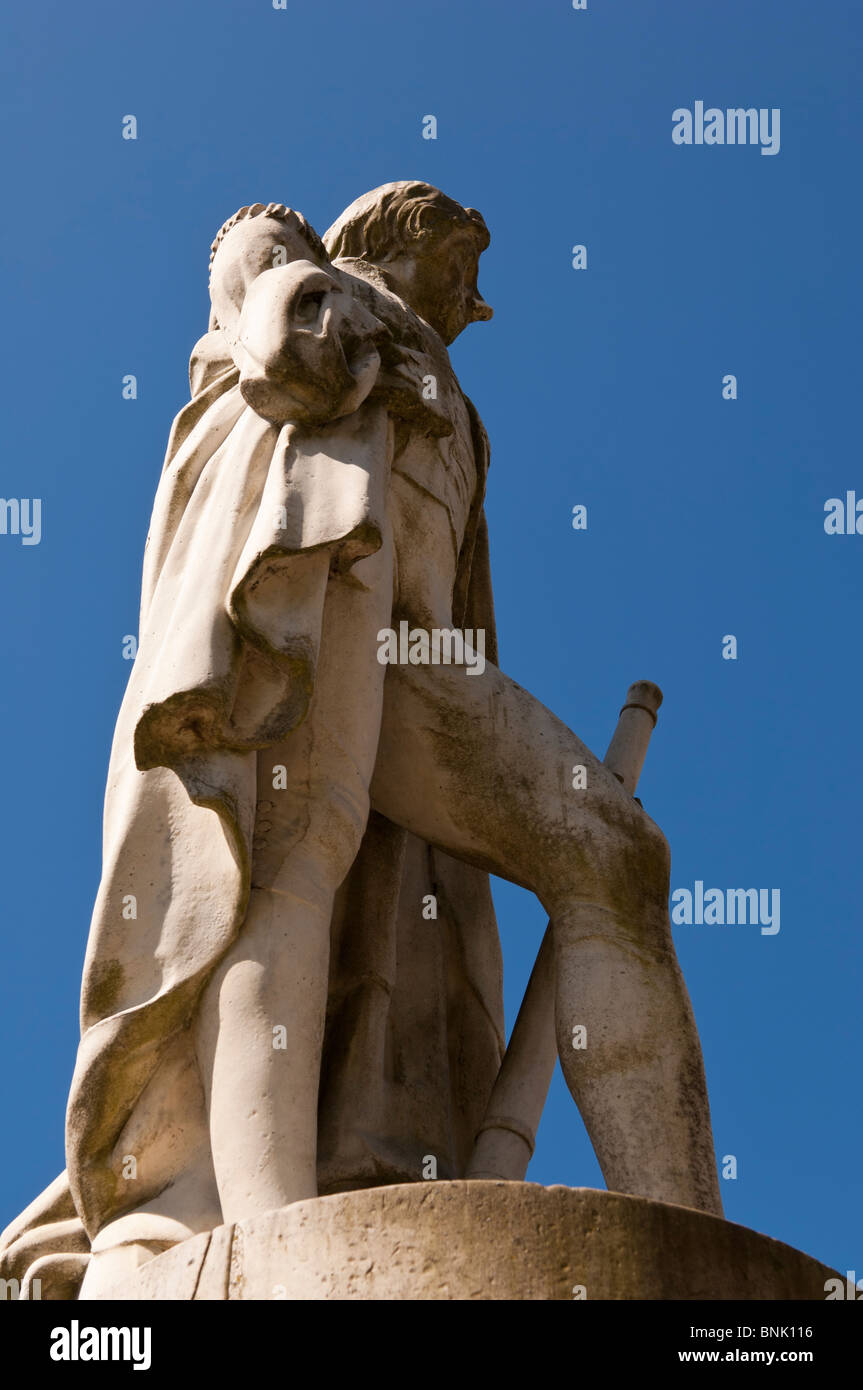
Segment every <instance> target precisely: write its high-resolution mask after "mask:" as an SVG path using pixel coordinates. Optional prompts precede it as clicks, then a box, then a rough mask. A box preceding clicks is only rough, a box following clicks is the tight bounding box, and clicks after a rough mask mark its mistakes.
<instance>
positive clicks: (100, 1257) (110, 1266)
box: [78, 1240, 175, 1299]
mask: <svg viewBox="0 0 863 1390" xmlns="http://www.w3.org/2000/svg"><path fill="white" fill-rule="evenodd" d="M174 1244H175V1242H174V1241H170V1240H134V1241H129V1243H128V1244H126V1245H113V1246H110V1247H109V1248H108V1249H107V1250H99V1251H97V1252H96V1253H94V1254H92V1255H91V1256H90V1259H89V1262H88V1264H87V1272H86V1274H85V1275H84V1281H83V1283H82V1284H81V1291H80V1293H79V1294H78V1298H79V1299H102V1298H114V1297H116V1293H115V1290H116V1288H117V1285H118V1284H120V1283H121V1282H122V1281H123V1280H124V1279H125V1278H126V1277H127V1276H128V1275H130V1274H134V1272H135V1270H136V1269H140V1267H141V1265H143V1264H146V1263H147V1261H148V1260H152V1259H155V1257H156V1255H161V1254H162V1252H163V1251H165V1250H169V1249H170V1248H171V1246H172V1245H174Z"/></svg>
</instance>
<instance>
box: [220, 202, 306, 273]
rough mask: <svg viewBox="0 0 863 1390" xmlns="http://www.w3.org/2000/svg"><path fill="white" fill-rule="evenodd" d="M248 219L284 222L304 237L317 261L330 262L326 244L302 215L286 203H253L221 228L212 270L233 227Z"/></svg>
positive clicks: (230, 218)
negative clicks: (267, 219) (219, 250)
mask: <svg viewBox="0 0 863 1390" xmlns="http://www.w3.org/2000/svg"><path fill="white" fill-rule="evenodd" d="M247 217H275V218H276V219H277V220H278V221H279V222H284V223H285V225H286V226H288V227H290V228H291V230H292V231H294V232H296V233H297V235H298V236H301V237H302V239H303V241H304V242H305V243H306V245H307V246H308V248H309V250H310V251H312V252H313V253H314V256H315V260H318V261H324V262H325V261H327V260H328V256H327V251H326V247H325V246H324V243H323V242H322V241H321V238H320V237H319V236H318V234H317V232H316V231H315V229H314V227H312V226H311V225H310V223H308V222H307V221H306V219H305V218H304V217H303V215H302V213H300V212H294V210H293V208H288V207H285V205H284V203H252V205H251V206H250V207H247V208H240V210H239V212H235V213H234V215H233V217H229V218H228V220H227V222H225V223H223V225H222V226H221V227H220V228H219V230H218V232H217V233H216V239H215V241H214V242H213V244H212V246H211V247H210V269H211V270H212V268H213V261H214V259H215V256H216V252H217V251H218V249H219V247H220V246H221V244H222V242H223V241H224V240H225V237H226V236H227V235H228V232H229V231H230V230H231V228H232V227H236V225H237V223H238V222H242V221H244V220H245V218H247Z"/></svg>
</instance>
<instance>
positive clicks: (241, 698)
mask: <svg viewBox="0 0 863 1390" xmlns="http://www.w3.org/2000/svg"><path fill="white" fill-rule="evenodd" d="M190 381H191V387H192V399H191V400H190V402H189V404H188V405H187V406H186V407H185V408H184V409H183V410H182V411H181V412H180V414H179V415H178V416H177V418H176V420H175V422H174V425H173V428H172V431H171V436H170V440H169V443H168V449H167V456H166V460H165V466H164V470H163V473H162V477H161V481H160V484H159V487H158V491H157V495H156V500H155V504H154V509H153V516H152V522H151V527H150V533H149V537H148V541H147V547H146V552H145V560H144V573H143V584H142V600H141V615H140V627H139V645H138V654H137V657H136V660H135V663H134V666H133V668H132V673H131V676H130V680H129V683H128V686H127V689H126V692H125V696H124V699H123V702H122V707H121V710H120V714H119V718H118V722H117V727H116V731H115V735H114V740H113V746H112V751H111V759H110V766H109V773H108V781H107V790H106V797H105V811H104V826H103V873H102V879H101V884H100V887H99V891H98V896H97V899H96V904H95V909H94V914H93V920H92V924H91V930H90V936H89V942H88V947H87V954H86V961H85V968H84V980H83V988H82V1003H81V1029H82V1037H81V1043H80V1047H79V1052H78V1058H77V1063H76V1067H75V1073H74V1077H73V1082H72V1088H71V1093H70V1098H69V1106H68V1112H67V1172H68V1186H67V1185H66V1183H65V1181H64V1180H63V1178H62V1177H61V1179H59V1180H58V1182H57V1183H55V1184H53V1185H52V1187H51V1188H49V1189H48V1190H47V1191H46V1193H45V1194H43V1199H37V1201H36V1202H35V1203H33V1204H32V1207H31V1208H28V1209H27V1211H25V1212H24V1213H22V1216H21V1217H19V1218H18V1220H17V1221H16V1222H13V1224H12V1226H11V1227H10V1228H8V1230H7V1232H6V1233H5V1236H4V1239H3V1241H2V1242H0V1246H3V1245H5V1247H6V1248H7V1250H8V1249H9V1248H10V1244H11V1248H12V1249H13V1250H14V1248H15V1246H14V1242H15V1241H16V1239H17V1240H18V1241H19V1244H21V1243H23V1245H27V1244H28V1242H29V1244H31V1245H32V1247H33V1249H32V1253H33V1255H34V1256H35V1254H36V1253H45V1251H46V1250H49V1249H52V1248H56V1247H52V1245H51V1241H50V1237H49V1232H50V1231H51V1230H52V1229H56V1230H57V1233H58V1237H59V1234H60V1229H61V1228H60V1226H57V1227H56V1228H52V1225H51V1224H50V1223H53V1222H61V1223H62V1226H63V1229H64V1231H65V1230H66V1228H68V1227H69V1226H70V1224H71V1225H75V1217H76V1215H77V1219H78V1220H79V1221H80V1223H82V1224H83V1228H84V1231H85V1232H86V1235H87V1237H89V1239H90V1240H91V1241H92V1240H93V1238H94V1237H96V1236H97V1234H98V1233H99V1232H100V1231H102V1232H104V1234H105V1235H106V1236H107V1235H108V1233H109V1231H110V1240H104V1239H103V1242H102V1243H103V1244H109V1243H114V1241H116V1240H119V1239H134V1238H136V1237H141V1236H147V1235H150V1236H152V1237H154V1238H158V1239H166V1240H176V1239H183V1238H185V1237H186V1236H188V1235H190V1234H193V1233H195V1232H196V1231H197V1230H205V1229H211V1228H212V1227H213V1226H215V1225H218V1224H219V1223H220V1221H221V1211H220V1207H219V1203H218V1195H217V1192H216V1188H215V1178H214V1173H213V1169H212V1160H211V1156H210V1149H209V1137H208V1132H207V1121H206V1114H205V1107H204V1100H203V1091H202V1086H201V1081H200V1076H199V1074H198V1069H197V1064H196V1061H195V1055H194V1047H193V1029H192V1027H191V1024H192V1022H193V1020H194V1016H195V1010H196V1006H197V1003H198V1000H199V998H200V994H201V991H202V989H203V987H204V985H205V984H206V982H207V980H208V978H209V977H210V975H211V973H212V971H213V970H214V968H215V966H216V965H217V963H218V962H219V960H220V959H221V958H222V956H223V955H224V953H225V951H226V950H227V948H228V947H229V945H230V944H231V943H232V941H233V940H234V939H235V937H236V936H237V934H238V933H239V932H241V931H242V924H243V919H244V915H245V911H246V907H247V902H248V895H249V889H250V861H251V843H252V837H253V833H254V823H255V805H256V801H257V799H258V789H257V786H256V775H257V774H256V750H257V749H260V748H262V747H268V746H270V745H271V744H273V743H275V742H277V741H278V740H279V739H281V738H284V736H285V735H286V734H287V733H288V732H289V731H290V730H291V729H293V728H295V727H296V726H297V725H298V724H299V723H300V722H301V721H302V719H303V717H304V715H305V713H306V711H307V709H308V704H309V700H310V698H311V694H312V690H313V686H314V674H315V662H316V658H317V653H318V644H319V641H320V634H321V624H322V616H323V605H324V603H325V593H326V587H325V586H321V584H320V583H319V582H318V581H317V580H313V576H312V574H311V572H310V567H309V566H308V565H307V564H306V563H305V561H306V557H308V556H309V555H310V554H312V553H314V552H318V551H320V549H321V548H322V547H324V548H327V549H328V550H329V552H330V557H331V559H330V570H331V572H332V571H336V572H342V573H345V572H348V571H349V570H350V568H351V566H352V565H353V564H354V563H356V561H357V560H358V559H360V558H361V557H363V556H365V555H368V554H370V553H371V552H372V551H374V550H375V549H376V548H377V547H378V546H379V545H380V543H381V530H382V524H383V517H384V511H385V508H386V490H387V485H388V473H389V464H390V459H391V455H392V429H393V409H392V399H391V398H390V399H389V401H388V400H387V399H386V398H385V397H384V396H382V395H376V393H375V392H372V395H371V396H370V397H369V398H368V399H367V400H366V402H365V403H364V404H363V405H361V406H360V408H359V409H358V410H356V411H355V412H354V413H353V414H352V415H350V416H348V417H346V418H343V419H341V420H338V421H336V422H334V423H332V424H330V425H327V426H325V427H323V428H316V429H314V430H312V429H305V430H304V429H302V428H299V427H297V426H296V425H293V424H282V425H277V424H272V423H269V422H268V421H267V420H265V419H263V418H262V417H261V416H259V415H257V414H256V413H255V412H254V411H253V410H252V409H251V408H250V407H249V406H248V405H246V403H245V401H244V400H243V397H242V395H241V394H240V389H239V384H238V381H239V373H238V370H237V368H236V367H235V366H234V363H233V361H232V359H231V357H230V356H229V354H228V351H227V348H226V346H225V344H224V343H223V342H222V341H221V334H220V333H219V332H218V330H216V331H214V332H210V333H209V334H207V335H206V336H205V338H204V339H202V340H201V342H200V343H199V344H198V345H197V348H196V350H195V352H194V353H193V356H192V361H191V365H190ZM414 399H415V397H414ZM467 405H468V409H469V413H470V417H471V424H472V433H473V440H474V452H475V458H476V472H477V489H476V496H475V498H474V502H473V505H472V508H471V512H470V518H469V521H468V526H467V531H466V535H465V538H464V541H463V543H462V548H461V554H460V557H459V564H458V572H457V579H456V585H455V595H454V610H453V618H454V623H455V624H456V625H457V626H470V627H474V628H484V629H485V631H486V650H487V653H488V654H489V656H490V659H492V660H495V659H496V652H495V643H494V614H493V607H492V598H491V582H490V571H489V562H488V544H487V530H486V525H485V518H484V512H483V506H482V502H483V495H484V489H485V476H486V469H487V462H488V445H487V440H486V437H485V432H484V430H483V429H482V425H481V424H480V422H479V419H478V416H477V415H476V412H475V411H474V409H473V407H472V406H471V405H470V402H467ZM411 427H412V428H421V426H418V425H417V423H416V421H414V423H413V425H412V426H411ZM312 568H313V569H314V571H315V573H318V572H319V569H320V567H319V566H315V567H312ZM270 790H271V789H270ZM427 894H434V895H435V898H436V900H437V919H436V920H435V921H428V920H425V919H424V918H422V917H421V916H420V914H419V912H418V910H417V904H418V903H421V902H422V900H423V897H424V896H425V895H427ZM503 1042H504V1039H503V1004H502V987H501V957H500V946H499V940H498V934H497V927H496V923H495V918H494V911H493V907H492V903H491V895H490V890H489V882H488V876H487V875H486V874H484V873H482V872H480V871H479V870H477V869H475V868H473V867H471V866H468V865H465V864H462V863H460V862H458V861H456V860H454V859H452V858H451V857H450V856H448V855H446V854H444V853H442V852H441V851H439V850H436V849H434V848H433V847H432V846H430V845H427V844H425V843H423V842H421V841H420V840H419V839H417V837H415V836H413V835H411V834H409V833H407V832H405V831H404V830H402V829H400V828H399V827H397V826H395V825H393V824H392V823H390V822H389V821H387V820H385V819H384V818H383V817H382V816H380V815H378V814H377V813H375V812H374V811H373V812H372V814H371V817H370V820H369V824H368V827H367V830H366V833H365V836H364V839H363V841H362V845H361V848H360V850H359V853H358V855H357V857H356V860H355V862H354V865H353V867H352V869H351V871H350V873H349V874H348V877H347V879H346V880H345V882H344V884H343V885H342V887H341V889H340V891H339V893H338V895H337V899H336V903H335V907H334V911H333V918H332V950H331V966H330V983H329V996H328V1007H327V1020H326V1031H325V1039H324V1049H323V1060H322V1071H321V1089H320V1101H319V1158H318V1175H319V1189H320V1191H321V1193H326V1192H333V1191H339V1190H346V1189H350V1188H354V1187H363V1186H368V1185H375V1184H380V1183H390V1182H400V1181H415V1180H419V1179H421V1178H422V1177H423V1175H424V1163H425V1160H426V1159H427V1157H428V1156H434V1158H435V1159H436V1163H437V1176H438V1177H441V1178H454V1177H459V1176H463V1174H464V1171H465V1167H466V1164H467V1161H468V1158H469V1156H470V1152H471V1148H472V1145H473V1140H474V1137H475V1134H476V1131H477V1129H478V1127H479V1124H480V1122H481V1120H482V1117H483V1115H484V1112H485V1107H486V1103H487V1100H488V1096H489V1094H490V1091H491V1087H492V1084H493V1082H494V1079H495V1076H496V1074H497V1071H498V1068H499V1065H500V1060H501V1056H502V1052H503ZM130 1159H131V1160H133V1162H132V1164H131V1166H130V1164H129V1160H130ZM130 1174H131V1176H130ZM172 1190H173V1192H174V1195H175V1196H176V1197H177V1198H179V1199H181V1200H178V1201H173V1202H172V1200H171V1193H172ZM70 1197H71V1200H70ZM73 1205H74V1211H73V1209H72V1207H73ZM142 1210H143V1211H145V1212H146V1211H148V1210H149V1211H150V1212H151V1213H152V1223H151V1225H150V1226H149V1227H148V1226H147V1223H146V1221H145V1222H144V1225H143V1226H142V1225H141V1216H140V1213H141V1211H142ZM130 1212H134V1213H135V1215H134V1216H131V1217H129V1218H128V1219H127V1220H126V1221H124V1219H123V1218H124V1214H126V1213H130ZM177 1213H181V1217H178V1214H177ZM70 1217H71V1218H72V1221H71V1223H70V1220H69V1218H70ZM40 1223H42V1224H45V1223H48V1224H45V1238H44V1239H43V1240H38V1239H35V1236H36V1234H37V1233H36V1231H35V1230H34V1228H35V1227H38V1226H39V1225H40ZM129 1223H132V1224H129ZM28 1231H29V1232H30V1233H31V1235H30V1236H29V1237H28V1235H27V1234H26V1233H27V1232H28ZM76 1242H77V1243H76ZM57 1243H58V1244H59V1245H60V1246H61V1248H67V1249H74V1248H81V1238H80V1234H76V1235H75V1237H74V1239H70V1238H69V1237H68V1232H67V1234H66V1235H65V1236H64V1239H63V1240H62V1241H60V1240H58V1242H57ZM86 1244H87V1242H86V1241H84V1246H85V1247H86ZM96 1248H98V1246H97V1247H96Z"/></svg>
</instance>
